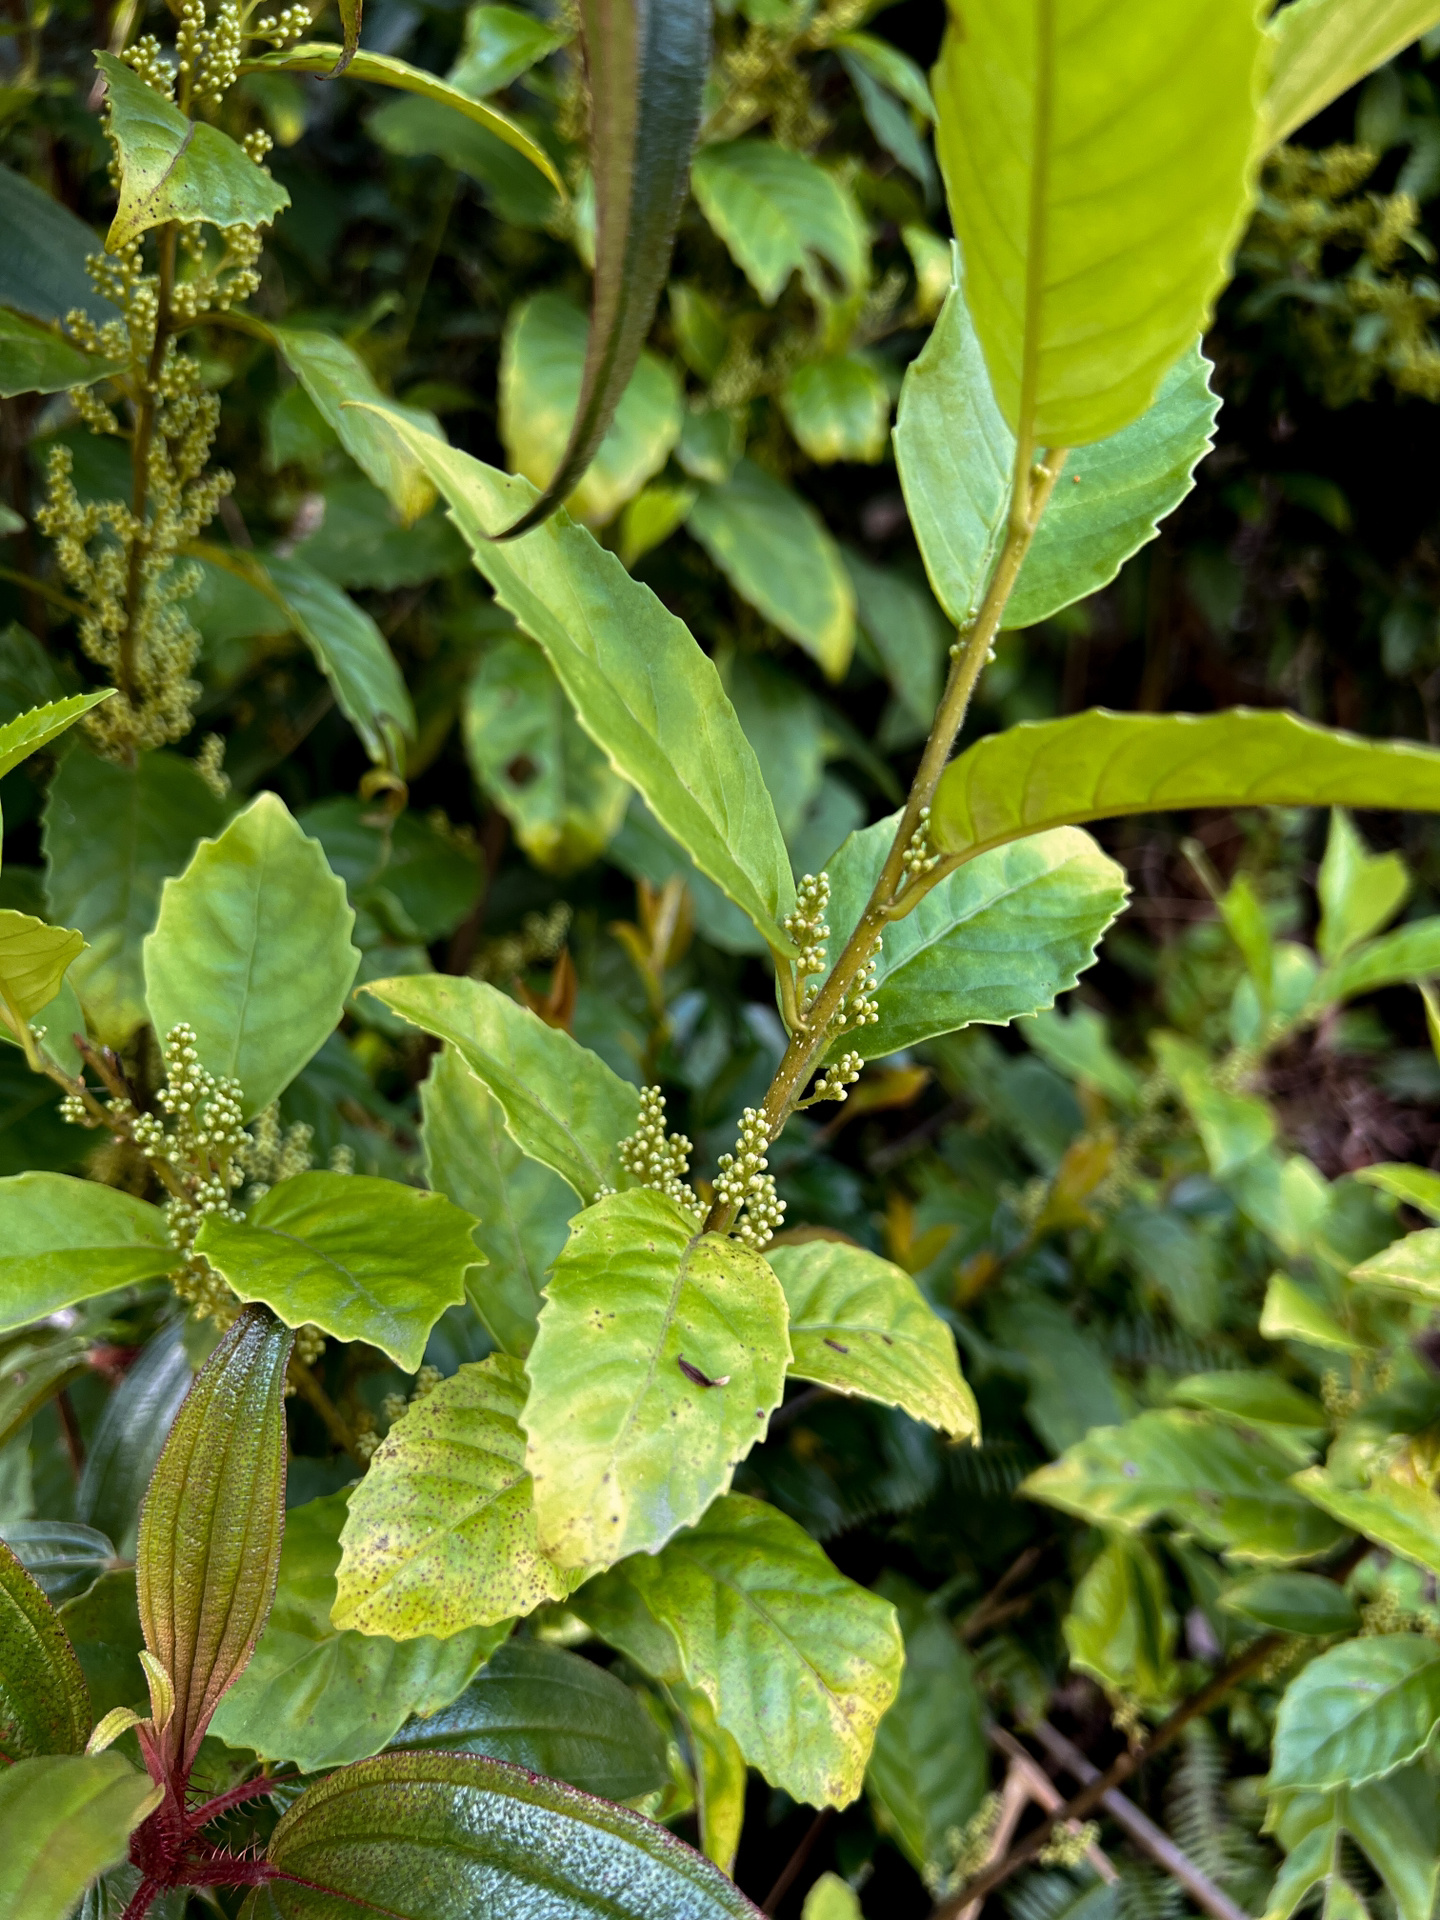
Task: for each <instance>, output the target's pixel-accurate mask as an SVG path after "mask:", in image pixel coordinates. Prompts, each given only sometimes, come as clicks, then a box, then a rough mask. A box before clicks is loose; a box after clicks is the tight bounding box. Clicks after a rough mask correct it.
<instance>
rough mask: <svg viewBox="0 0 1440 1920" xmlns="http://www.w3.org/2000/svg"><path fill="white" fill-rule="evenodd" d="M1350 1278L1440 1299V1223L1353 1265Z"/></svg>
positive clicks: (1372, 1284)
mask: <svg viewBox="0 0 1440 1920" xmlns="http://www.w3.org/2000/svg"><path fill="white" fill-rule="evenodd" d="M1350 1278H1351V1279H1352V1280H1355V1281H1358V1282H1360V1284H1361V1285H1363V1286H1372V1287H1383V1288H1384V1289H1385V1290H1386V1291H1387V1292H1391V1293H1401V1294H1406V1295H1408V1296H1410V1297H1411V1298H1412V1299H1419V1300H1433V1301H1440V1227H1426V1228H1424V1229H1422V1231H1421V1232H1419V1233H1407V1234H1406V1235H1405V1237H1404V1239H1403V1240H1395V1241H1392V1243H1391V1244H1390V1245H1389V1246H1388V1247H1386V1248H1385V1249H1384V1251H1383V1252H1381V1253H1375V1254H1372V1255H1371V1256H1370V1258H1369V1259H1368V1260H1362V1261H1361V1263H1360V1265H1359V1266H1358V1267H1352V1268H1351V1269H1350Z"/></svg>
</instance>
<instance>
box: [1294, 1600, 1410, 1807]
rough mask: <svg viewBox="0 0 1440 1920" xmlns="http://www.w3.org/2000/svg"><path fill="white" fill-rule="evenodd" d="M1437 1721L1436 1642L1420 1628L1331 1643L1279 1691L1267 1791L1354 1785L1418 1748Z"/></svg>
mask: <svg viewBox="0 0 1440 1920" xmlns="http://www.w3.org/2000/svg"><path fill="white" fill-rule="evenodd" d="M1437 1721H1440V1647H1437V1645H1436V1643H1435V1642H1434V1641H1433V1640H1430V1639H1427V1638H1426V1637H1425V1636H1424V1635H1423V1634H1418V1633H1389V1634H1377V1635H1373V1636H1371V1637H1369V1638H1365V1639H1359V1640H1350V1641H1346V1642H1345V1644H1344V1645H1343V1646H1338V1647H1332V1648H1331V1649H1330V1650H1329V1652H1328V1653H1322V1654H1321V1655H1320V1657H1319V1658H1318V1659H1317V1660H1312V1661H1311V1662H1310V1664H1309V1665H1308V1666H1307V1667H1305V1668H1304V1669H1303V1671H1302V1672H1301V1673H1299V1674H1298V1675H1297V1676H1296V1678H1295V1679H1294V1680H1293V1681H1292V1682H1291V1683H1290V1685H1289V1686H1288V1687H1287V1688H1286V1689H1285V1693H1284V1696H1283V1698H1282V1700H1281V1702H1280V1711H1279V1714H1278V1716H1277V1718H1276V1722H1275V1747H1274V1752H1273V1754H1272V1756H1271V1762H1270V1777H1269V1781H1268V1783H1267V1784H1268V1786H1269V1789H1270V1791H1271V1792H1272V1793H1274V1792H1279V1791H1281V1790H1290V1789H1294V1788H1296V1787H1311V1788H1315V1787H1339V1786H1347V1785H1348V1786H1358V1785H1359V1784H1360V1783H1361V1782H1362V1781H1364V1780H1370V1779H1373V1778H1375V1777H1376V1776H1377V1775H1379V1774H1385V1773H1390V1772H1393V1771H1394V1769H1395V1768H1396V1767H1400V1766H1403V1765H1404V1764H1405V1763H1406V1762H1407V1761H1409V1760H1414V1759H1416V1758H1417V1757H1418V1756H1419V1754H1421V1753H1422V1752H1423V1751H1424V1749H1425V1747H1426V1745H1427V1743H1428V1741H1429V1739H1430V1735H1431V1733H1432V1732H1433V1731H1434V1728H1435V1725H1436V1722H1437Z"/></svg>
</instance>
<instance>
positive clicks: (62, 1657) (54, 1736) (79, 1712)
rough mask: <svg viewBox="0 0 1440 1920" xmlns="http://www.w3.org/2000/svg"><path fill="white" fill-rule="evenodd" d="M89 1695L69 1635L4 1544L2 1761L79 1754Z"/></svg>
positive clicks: (0, 1548) (0, 1573)
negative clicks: (41, 1755)
mask: <svg viewBox="0 0 1440 1920" xmlns="http://www.w3.org/2000/svg"><path fill="white" fill-rule="evenodd" d="M89 1734H90V1694H89V1690H88V1688H87V1687H86V1685H85V1676H84V1674H83V1673H82V1672H81V1671H80V1663H79V1661H78V1660H77V1659H76V1658H75V1650H74V1648H73V1647H72V1646H71V1645H70V1642H69V1640H68V1639H67V1638H66V1636H65V1629H64V1628H63V1627H62V1626H61V1625H60V1622H59V1621H58V1620H57V1619H56V1618H55V1614H54V1610H53V1609H52V1607H51V1605H50V1602H49V1601H48V1600H47V1599H46V1598H45V1595H44V1594H43V1593H42V1592H41V1591H40V1588H39V1587H38V1586H37V1585H36V1583H35V1581H34V1580H33V1579H32V1578H31V1577H30V1575H29V1574H28V1573H27V1572H26V1571H25V1569H24V1567H22V1566H21V1564H20V1562H19V1561H18V1560H17V1559H16V1557H15V1555H14V1553H13V1552H12V1551H11V1549H10V1548H9V1547H8V1546H6V1545H4V1543H3V1542H0V1756H3V1758H4V1759H5V1760H6V1761H15V1760H25V1759H28V1758H29V1757H30V1756H31V1755H32V1754H38V1753H80V1752H81V1751H82V1750H83V1749H84V1746H85V1742H86V1740H87V1739H88V1737H89Z"/></svg>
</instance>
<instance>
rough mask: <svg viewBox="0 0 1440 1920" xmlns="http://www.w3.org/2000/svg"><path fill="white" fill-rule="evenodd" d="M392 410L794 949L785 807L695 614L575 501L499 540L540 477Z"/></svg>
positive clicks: (550, 640)
mask: <svg viewBox="0 0 1440 1920" xmlns="http://www.w3.org/2000/svg"><path fill="white" fill-rule="evenodd" d="M378 411H379V410H378V409H377V412H378ZM385 418H386V419H387V420H389V421H390V423H391V425H392V427H393V428H394V431H395V433H396V434H397V435H398V436H399V437H400V438H401V439H402V440H404V441H406V443H407V444H408V445H409V446H410V448H411V450H412V452H414V453H415V455H416V457H417V458H418V459H419V460H420V461H421V462H422V464H423V465H424V466H425V467H426V469H427V471H428V472H429V474H430V476H431V478H432V479H433V480H434V482H435V484H436V486H437V487H438V488H439V489H440V491H441V493H443V494H444V496H445V498H446V499H447V500H448V501H449V503H450V511H451V518H452V519H453V520H454V522H455V524H456V526H458V527H459V529H460V531H461V532H462V533H463V534H464V536H465V538H466V539H467V541H468V542H469V543H470V550H471V552H472V553H473V554H474V556H475V564H476V566H477V567H478V568H479V570H480V572H481V573H483V574H484V575H485V577H486V579H487V580H488V581H489V582H490V584H491V586H492V587H493V588H494V589H495V596H496V598H497V599H498V600H499V602H500V604H501V605H502V606H503V607H505V608H506V610H507V611H508V612H510V613H513V614H514V616H515V618H516V619H517V620H518V621H519V623H520V625H521V626H522V627H523V628H524V629H525V631H526V632H527V633H528V634H529V635H530V636H531V638H532V639H534V640H538V641H539V643H540V645H541V646H542V647H543V648H544V649H545V652H546V654H547V655H548V656H549V660H550V664H551V666H553V667H554V669H555V671H556V673H557V674H558V675H559V678H560V683H561V685H562V686H563V687H564V689H565V691H566V693H567V694H568V695H569V697H570V703H571V705H572V706H573V707H574V709H575V711H576V713H577V714H578V715H579V717H580V722H581V725H582V726H583V727H584V728H585V730H586V732H587V733H589V734H590V736H591V738H592V739H593V740H595V741H596V742H597V743H598V744H599V745H600V746H601V747H602V748H603V749H604V750H605V752H606V753H607V754H608V755H609V756H610V761H611V764H612V766H613V767H614V768H615V771H616V772H617V773H619V774H620V775H622V776H623V778H625V779H626V780H628V781H629V782H630V783H631V785H632V786H634V787H637V788H638V789H639V791H640V793H641V794H642V795H643V796H644V799H645V801H646V804H647V805H648V806H649V808H650V811H651V812H652V813H653V814H654V815H655V817H656V818H657V819H658V820H659V821H660V823H661V824H662V826H664V827H665V828H666V829H667V830H668V831H669V832H670V833H671V834H673V835H674V837H675V838H676V839H677V840H678V841H679V842H680V844H681V845H682V846H683V847H684V848H685V849H686V851H687V852H688V853H689V854H690V855H691V856H692V857H693V859H694V861H695V863H696V865H697V866H698V867H699V868H700V869H701V871H702V872H704V873H706V874H708V875H709V877H710V878H711V879H712V880H713V881H714V882H715V884H716V885H717V886H718V887H720V888H721V889H722V891H724V892H725V893H728V894H729V896H730V898H731V899H732V900H733V901H734V902H735V904H736V905H737V906H739V907H741V908H743V909H744V911H745V912H746V913H748V914H749V916H750V918H751V919H752V920H753V921H754V923H755V925H756V926H757V927H758V928H759V929H760V931H761V933H762V934H763V935H764V936H765V939H766V940H767V942H768V943H769V944H770V945H771V946H772V947H773V948H774V949H775V950H776V951H777V952H779V953H789V952H790V950H791V947H790V942H789V941H788V940H787V938H786V936H785V935H784V933H782V932H781V930H780V926H779V921H780V919H781V918H782V917H783V916H784V915H785V914H787V913H788V912H789V911H790V909H791V906H792V905H793V903H794V898H795V888H794V881H793V879H792V878H791V873H790V862H789V859H788V856H787V855H786V852H785V843H784V840H783V838H782V836H781V833H780V828H779V825H778V823H777V822H776V819H775V809H774V807H773V806H772V805H771V802H770V796H769V794H768V792H767V791H766V789H765V781H764V776H763V775H762V774H761V771H760V766H759V762H758V761H757V760H756V758H755V755H754V753H753V751H752V750H751V747H750V744H749V742H748V741H747V740H746V739H745V737H744V735H743V734H742V732H741V731H740V726H739V723H738V721H736V719H735V716H734V713H733V711H732V710H731V707H730V703H729V701H728V700H727V699H726V697H725V693H724V689H723V688H722V687H721V685H720V679H719V675H718V674H717V673H716V671H715V668H714V666H713V664H712V663H711V661H710V660H709V659H708V658H707V657H706V655H705V654H703V653H702V652H701V650H700V648H699V647H698V646H696V644H695V642H694V640H693V638H692V637H691V635H690V634H689V633H688V632H687V631H686V629H685V627H684V625H683V624H682V623H681V622H680V621H679V620H677V619H676V618H675V616H674V615H673V614H671V613H667V612H666V610H665V609H664V608H663V607H662V606H661V605H660V603H659V601H658V600H657V599H656V598H655V596H654V595H653V594H652V593H651V592H650V590H649V588H648V587H643V586H641V585H639V584H638V583H637V582H636V581H634V580H632V579H631V578H630V576H629V574H628V573H626V571H625V569H624V567H623V566H622V565H621V564H620V562H619V560H618V559H617V558H616V557H615V556H614V555H613V554H610V553H606V552H605V550H604V549H603V548H602V547H600V546H599V545H598V544H597V542H596V541H595V538H594V536H593V535H592V534H590V533H588V532H587V531H586V530H585V528H583V527H577V526H576V525H575V524H574V522H573V521H571V520H570V519H568V518H567V517H566V516H565V515H564V514H563V513H562V514H560V515H559V516H557V517H556V518H555V519H554V521H553V522H551V523H549V524H547V525H546V526H545V527H544V528H543V530H542V529H539V528H537V529H536V533H535V537H534V538H533V539H527V540H526V542H525V544H524V545H523V546H520V545H512V546H505V547H502V546H497V545H496V544H495V542H494V540H493V538H492V529H494V528H495V527H497V526H499V525H500V524H501V523H502V522H503V521H504V520H505V519H506V518H507V516H510V515H513V512H514V510H515V509H516V508H517V507H519V506H523V505H524V504H525V503H526V502H527V501H529V500H530V499H532V498H533V495H534V489H533V488H532V487H531V486H530V484H529V482H528V481H526V480H521V479H518V478H513V477H511V478H507V477H506V476H505V475H503V474H500V473H496V472H495V470H494V469H493V468H492V467H487V466H485V465H483V463H482V462H480V461H479V460H472V459H471V458H470V456H469V455H468V454H463V453H457V452H456V451H455V450H454V449H453V448H451V447H442V446H440V445H438V444H437V443H435V442H433V441H428V440H426V439H425V437H424V436H423V435H420V434H417V433H415V431H414V430H413V429H412V428H411V427H410V426H409V425H408V423H406V422H405V421H404V420H402V419H399V418H398V417H397V416H396V415H394V414H393V413H391V412H386V414H385Z"/></svg>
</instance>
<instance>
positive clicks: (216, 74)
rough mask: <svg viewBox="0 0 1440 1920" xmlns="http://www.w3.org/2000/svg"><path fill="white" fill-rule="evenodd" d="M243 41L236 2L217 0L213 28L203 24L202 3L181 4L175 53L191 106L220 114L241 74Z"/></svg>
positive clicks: (186, 1)
mask: <svg viewBox="0 0 1440 1920" xmlns="http://www.w3.org/2000/svg"><path fill="white" fill-rule="evenodd" d="M242 39H243V35H242V31H241V25H240V6H239V0H220V6H219V9H218V10H217V12H216V15H215V19H214V23H213V24H207V22H206V19H205V0H181V6H180V26H179V29H178V31H177V32H176V35H175V51H176V52H177V53H178V54H179V56H180V73H181V76H182V79H183V80H188V81H189V86H188V87H183V86H182V93H183V94H184V95H185V96H186V97H187V98H188V101H189V103H190V104H191V105H193V106H195V107H197V108H199V109H200V110H201V111H205V110H206V109H208V110H209V111H210V112H212V113H214V112H217V111H218V110H219V108H220V106H221V104H222V103H223V101H224V99H225V95H226V94H227V93H228V92H229V90H230V88H231V87H232V86H233V85H234V84H235V81H236V79H237V77H238V75H239V72H240V55H241V52H242Z"/></svg>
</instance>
